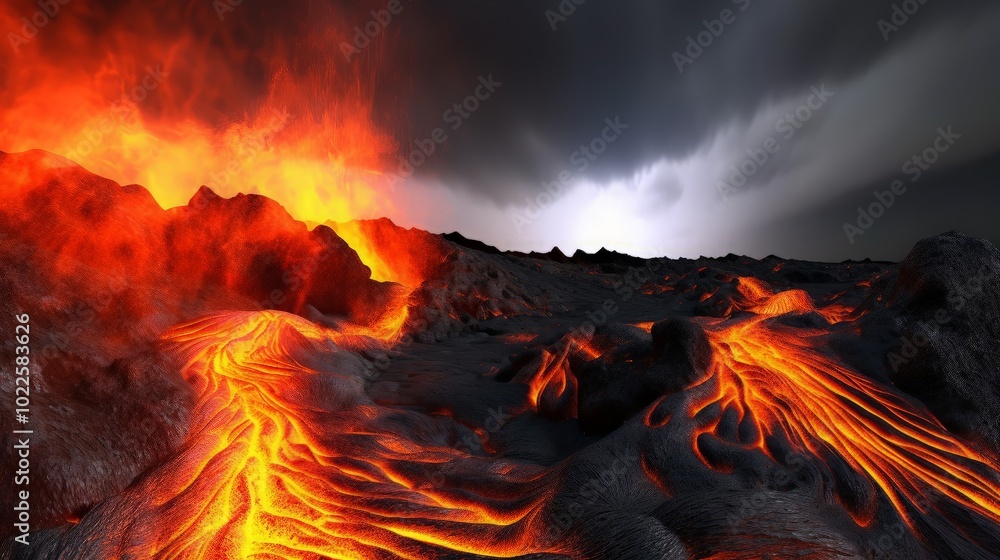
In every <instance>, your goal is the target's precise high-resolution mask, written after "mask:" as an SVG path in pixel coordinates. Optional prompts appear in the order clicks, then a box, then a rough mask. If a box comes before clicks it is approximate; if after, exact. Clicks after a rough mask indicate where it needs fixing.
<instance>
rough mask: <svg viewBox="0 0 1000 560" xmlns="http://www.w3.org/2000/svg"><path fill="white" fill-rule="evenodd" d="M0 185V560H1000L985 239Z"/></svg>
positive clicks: (16, 168) (36, 176) (29, 159)
mask: <svg viewBox="0 0 1000 560" xmlns="http://www.w3.org/2000/svg"><path fill="white" fill-rule="evenodd" d="M0 185H2V187H0V236H2V243H0V310H2V311H0V325H2V327H0V332H3V333H6V334H4V339H3V344H2V349H3V350H2V352H0V354H2V358H0V360H2V363H3V364H5V365H4V366H3V368H4V369H5V370H7V369H10V367H12V364H14V362H15V345H16V344H15V340H14V337H13V335H11V334H9V333H11V331H12V330H13V325H14V317H15V316H17V315H20V314H29V315H30V317H31V319H30V322H31V356H32V362H31V364H32V365H31V372H30V376H31V403H32V405H31V419H30V427H31V428H32V429H33V434H32V436H31V438H32V448H31V449H32V451H31V454H32V455H31V475H30V476H31V485H30V488H31V498H32V500H31V503H32V509H31V533H30V534H29V538H30V545H29V546H24V545H22V544H20V543H18V542H16V541H15V540H14V537H15V535H16V534H17V533H16V532H15V529H14V527H15V525H14V520H13V518H12V513H13V512H12V511H11V508H9V507H6V508H4V511H3V524H2V532H3V534H2V539H3V544H2V545H0V556H2V557H3V558H38V559H43V558H44V559H47V558H66V559H84V558H87V559H89V558H94V559H107V558H260V559H264V558H267V559H314V558H338V559H339V558H349V559H390V558H407V559H422V558H441V559H452V558H454V559H460V558H532V559H538V560H541V559H552V560H555V559H563V558H574V559H577V558H579V559H615V560H619V559H621V560H624V559H635V560H655V559H664V560H666V559H670V560H673V559H678V560H679V559H687V558H690V559H715V560H723V559H735V558H810V559H827V558H835V559H896V558H898V559H906V560H924V559H938V558H948V559H990V558H1000V552H998V551H1000V420H998V417H1000V380H998V377H997V375H998V373H997V372H998V366H1000V347H998V344H997V341H998V334H1000V333H998V330H1000V327H998V325H997V317H1000V277H998V274H1000V252H998V251H997V249H996V247H994V246H993V245H991V244H990V243H989V242H987V241H983V240H980V239H976V238H970V237H966V236H964V235H962V234H961V233H958V232H950V233H946V234H943V235H940V236H938V237H934V238H930V239H925V240H923V241H920V242H919V243H918V244H917V245H916V246H915V247H914V248H913V250H912V251H911V252H910V254H909V255H908V256H907V257H906V258H905V259H904V260H903V261H902V262H900V263H888V262H870V261H865V262H844V263H835V264H834V263H812V262H802V261H793V260H784V259H781V258H778V257H767V258H765V259H762V260H756V259H751V258H747V257H740V256H735V255H728V256H725V257H721V258H699V259H696V260H691V259H652V260H646V259H638V258H634V257H629V256H627V255H621V254H617V253H614V252H610V251H601V252H598V253H596V254H585V253H581V252H578V253H576V254H574V255H572V256H566V255H564V254H562V253H561V252H559V251H558V250H553V251H552V252H551V253H547V254H535V253H533V254H516V253H507V252H501V251H499V250H497V249H495V248H493V247H490V246H487V245H485V244H482V243H479V242H476V241H471V240H468V239H465V238H464V237H462V236H461V235H459V234H457V233H456V234H448V235H443V236H442V235H434V234H430V233H427V232H424V231H419V230H412V229H409V230H408V229H403V228H400V227H398V226H396V225H394V224H393V223H392V222H390V221H389V220H386V219H381V220H368V221H354V222H341V223H329V224H327V225H318V226H316V227H313V228H311V229H310V228H309V227H307V226H306V224H304V223H302V222H299V221H296V220H295V219H293V218H292V216H291V215H289V214H288V213H287V212H286V211H285V210H284V209H283V208H282V207H281V206H280V205H279V204H278V203H276V202H274V201H272V200H270V199H267V198H264V197H262V196H256V195H238V196H235V197H233V198H228V199H227V198H223V197H220V196H218V195H217V194H216V193H214V192H212V191H211V190H209V189H208V188H205V187H202V188H201V190H199V191H198V192H197V194H196V195H195V196H194V198H192V199H191V201H190V203H189V204H187V205H186V206H182V207H179V208H173V209H169V210H163V209H162V208H160V207H159V206H158V205H157V203H156V202H155V200H154V199H153V198H152V196H151V195H150V194H149V193H148V192H147V191H146V190H145V189H144V188H143V187H141V186H138V185H126V186H121V185H118V184H116V183H114V182H112V181H110V180H107V179H104V178H101V177H98V176H96V175H93V174H91V173H89V172H88V171H86V170H85V169H83V168H81V167H79V166H77V165H76V164H74V163H72V162H70V161H68V160H65V159H63V158H61V157H59V156H55V155H52V154H49V153H46V152H40V151H33V152H24V153H17V154H3V153H0ZM0 383H2V384H3V389H4V390H3V394H5V395H13V394H14V382H13V377H12V376H10V375H4V376H3V377H2V381H0ZM14 417H15V416H14V399H13V398H4V399H0V419H2V421H0V427H2V428H3V430H2V433H3V436H2V437H3V439H4V442H3V455H4V457H3V461H2V465H3V469H5V472H4V477H5V480H11V479H12V472H10V471H11V470H13V469H12V468H11V467H12V466H14V465H16V457H15V451H14V444H15V440H14V438H15V437H16V436H14V435H12V433H13V430H15V429H17V428H18V426H16V425H15V424H14ZM3 494H4V495H3V503H4V504H12V503H14V501H15V495H14V487H13V486H11V485H9V484H5V485H4V486H3Z"/></svg>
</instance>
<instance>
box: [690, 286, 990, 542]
mask: <svg viewBox="0 0 1000 560" xmlns="http://www.w3.org/2000/svg"><path fill="white" fill-rule="evenodd" d="M761 284H762V283H759V282H757V281H752V280H751V281H746V282H744V281H741V290H740V291H741V292H742V293H743V295H744V296H745V297H746V298H747V300H748V303H749V305H745V306H744V308H746V309H750V310H752V311H754V312H756V313H758V315H756V316H752V317H750V318H748V319H744V320H739V321H738V322H735V324H734V323H733V321H729V322H726V323H723V324H720V325H719V326H718V328H716V329H714V330H711V331H710V332H709V339H710V342H711V345H712V348H713V351H714V352H713V354H714V358H713V363H712V365H711V367H710V369H709V372H708V375H707V377H706V378H705V380H704V381H702V383H701V386H702V387H703V388H704V389H705V390H706V391H707V393H706V396H704V397H703V398H699V399H697V402H695V403H694V404H693V406H692V407H691V409H690V415H691V418H695V417H697V416H698V415H699V414H702V413H703V412H704V411H706V409H707V408H708V407H712V406H718V407H719V409H721V411H723V412H725V411H726V410H729V409H731V410H734V411H735V412H736V413H737V415H738V418H739V419H740V425H741V430H740V431H741V433H742V434H743V439H744V441H741V442H740V443H741V444H742V445H743V446H745V447H746V448H759V449H761V450H762V451H763V452H765V453H767V454H768V455H770V453H769V452H768V448H767V446H766V444H765V440H764V438H765V436H768V435H773V434H775V433H778V432H781V433H783V434H784V435H785V436H787V437H788V438H789V440H790V442H791V443H792V445H793V446H795V447H796V448H798V449H799V450H802V451H807V452H809V453H811V454H812V455H814V456H817V457H823V456H824V452H827V453H828V452H829V451H833V452H834V453H836V454H837V455H839V456H840V457H842V458H843V459H844V461H846V462H847V464H848V465H849V466H850V467H851V468H852V469H853V470H855V471H856V472H858V473H861V474H864V475H866V476H867V477H868V478H869V479H870V480H871V481H872V482H873V483H874V484H876V485H877V487H878V489H879V490H881V492H882V493H883V494H884V495H885V496H886V497H887V498H888V499H889V501H890V502H891V503H892V505H893V506H894V507H895V508H896V510H898V511H899V513H900V514H901V515H902V517H903V519H904V520H906V521H907V522H908V523H909V524H910V525H911V527H914V525H913V518H912V517H911V515H910V508H916V509H919V510H921V511H923V507H925V506H923V505H922V504H924V505H925V504H928V503H934V501H935V500H940V499H942V498H946V499H948V500H951V501H953V502H954V503H956V504H959V505H961V506H962V507H964V508H967V509H968V510H970V511H973V512H976V513H978V514H980V515H982V516H983V517H985V518H988V519H990V520H993V521H994V522H1000V472H998V467H997V465H995V464H993V463H992V462H991V461H990V459H989V458H987V457H985V456H983V455H982V454H980V453H978V452H977V451H976V450H974V449H972V448H971V447H969V446H968V445H966V444H964V443H962V442H961V441H959V440H958V439H957V438H956V437H954V436H953V435H952V434H950V433H949V432H948V431H947V430H946V429H945V428H944V427H943V426H942V425H941V424H940V423H939V422H938V421H937V420H935V419H934V418H933V416H932V415H931V414H930V413H929V412H927V411H926V410H924V409H922V408H919V407H918V405H916V404H914V403H913V402H911V401H910V400H907V399H906V398H904V397H902V396H900V395H898V394H897V393H896V392H894V391H891V390H889V389H887V388H884V387H882V386H880V385H879V384H878V383H876V382H875V381H872V380H870V379H868V378H867V377H864V376H862V375H860V374H858V373H857V372H855V371H853V370H851V369H850V368H848V367H847V366H845V365H843V364H842V363H840V362H839V361H838V360H836V359H834V358H832V357H830V356H827V355H825V354H824V353H823V352H822V350H820V349H819V346H818V342H817V341H816V340H815V339H814V338H815V337H818V336H819V335H820V334H822V333H821V332H819V331H810V330H808V329H791V328H785V327H782V326H781V325H779V324H775V322H773V321H770V322H769V321H767V319H768V318H769V317H772V316H775V315H779V314H783V313H788V312H791V311H798V312H806V311H812V310H813V309H812V302H811V300H810V299H809V298H808V295H806V294H805V292H801V291H796V290H792V291H788V292H782V293H779V294H776V295H774V294H771V293H770V292H769V290H767V289H766V288H765V287H764V286H763V285H761ZM821 311H822V310H821ZM844 314H845V313H844V311H843V310H840V309H833V310H830V311H829V316H843V315H844ZM711 416H712V417H717V415H716V414H714V413H713V414H712V415H711ZM718 424H719V422H718V421H716V422H715V423H714V424H710V425H709V426H706V427H704V428H702V430H701V431H700V432H699V431H696V433H695V434H694V435H693V444H694V447H695V449H696V450H698V448H699V446H698V438H699V437H700V436H702V434H710V433H711V434H714V435H715V436H716V437H718V434H717V433H715V431H716V430H717V428H718ZM746 434H753V435H752V436H751V437H747V435H746ZM699 454H700V452H699ZM775 459H780V458H775ZM702 460H703V461H705V463H706V465H708V466H712V465H709V464H708V461H707V460H705V458H704V457H703V456H702ZM851 513H852V515H854V517H855V520H856V521H858V522H859V523H860V524H866V522H867V521H869V520H870V515H871V514H872V512H871V511H861V512H851Z"/></svg>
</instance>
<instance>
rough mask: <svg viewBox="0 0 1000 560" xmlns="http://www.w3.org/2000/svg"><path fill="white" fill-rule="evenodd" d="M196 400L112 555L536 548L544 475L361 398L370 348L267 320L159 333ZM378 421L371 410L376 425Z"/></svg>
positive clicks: (231, 318) (503, 552) (368, 554)
mask: <svg viewBox="0 0 1000 560" xmlns="http://www.w3.org/2000/svg"><path fill="white" fill-rule="evenodd" d="M164 341H165V343H166V345H167V346H168V347H169V348H170V349H171V351H173V352H176V353H177V354H178V355H180V356H182V357H183V358H184V359H185V360H186V365H185V367H184V374H185V376H186V378H187V379H188V381H189V382H190V383H192V384H193V385H194V386H195V387H196V389H197V391H198V393H199V397H198V404H197V406H196V409H195V412H194V416H193V418H194V422H193V424H192V428H191V431H190V436H189V438H188V442H187V444H186V445H185V447H184V449H183V451H182V452H181V453H180V455H179V456H178V457H177V458H176V459H174V460H173V461H171V462H170V463H168V464H167V465H165V466H164V467H162V468H160V469H158V470H157V471H156V472H155V473H154V474H153V475H152V477H151V479H150V480H148V481H147V483H146V486H145V487H140V489H139V490H138V491H137V492H139V493H140V495H141V492H142V491H143V490H149V491H150V493H149V495H148V496H145V499H144V500H143V501H142V503H141V504H139V506H138V509H139V512H138V514H137V519H138V522H137V523H136V524H135V525H133V526H132V527H143V529H142V530H141V531H138V532H136V533H134V534H133V533H131V532H130V531H129V530H128V529H126V530H125V535H124V538H125V540H126V541H127V542H130V543H131V545H130V546H129V547H127V554H126V556H131V557H143V558H150V557H154V556H155V557H162V558H252V557H262V558H263V557H267V558H285V559H292V558H302V559H305V558H310V559H311V558H315V557H316V556H317V555H319V556H322V557H329V558H344V559H348V558H349V559H370V558H385V557H387V556H388V555H395V556H393V557H400V558H428V557H433V556H436V555H437V554H438V552H436V551H440V550H446V551H455V552H460V553H464V554H468V555H483V556H490V557H510V556H515V555H517V554H521V553H524V551H530V550H537V549H538V548H539V546H537V545H536V544H535V537H534V535H536V534H539V531H538V530H537V528H535V527H534V526H533V524H534V523H535V520H536V516H537V513H538V511H539V507H540V505H541V504H542V503H543V501H544V499H545V496H546V495H547V492H548V490H547V488H548V487H549V486H550V484H551V482H550V480H549V479H548V478H547V477H546V476H545V473H544V471H542V470H540V469H538V468H529V467H526V466H523V465H519V464H516V463H512V462H508V461H501V460H490V459H489V458H487V457H479V456H472V455H469V454H468V453H465V452H462V451H458V450H456V449H455V448H453V447H449V446H444V445H441V444H435V443H431V442H430V440H425V441H422V440H421V434H420V432H419V430H418V429H417V428H416V427H415V426H416V424H417V423H416V422H415V423H414V425H413V426H414V427H411V428H407V427H406V426H407V419H408V416H407V414H408V413H407V412H405V411H402V410H400V411H395V412H390V413H387V412H385V409H379V408H378V407H375V406H371V402H370V401H367V397H365V396H364V393H363V391H362V386H363V384H364V374H365V366H364V365H363V364H362V363H361V362H360V361H359V360H357V359H356V358H354V357H353V356H351V355H350V354H348V353H346V352H342V351H341V350H340V348H350V349H352V350H355V351H358V350H361V349H364V348H366V347H367V348H370V347H372V346H373V345H377V343H376V342H374V341H372V340H371V339H370V338H367V337H356V336H350V335H343V334H340V333H338V332H336V331H333V330H329V329H324V328H320V327H317V326H316V325H314V324H312V323H310V322H308V321H305V320H303V319H300V318H297V317H295V316H292V315H287V314H284V313H277V312H265V313H232V314H226V315H217V316H210V317H206V318H203V319H201V320H198V321H194V322H192V323H190V324H186V325H181V326H179V327H176V328H174V329H172V330H171V331H170V332H168V333H167V334H166V335H165V336H164ZM380 410H382V412H379V411H380Z"/></svg>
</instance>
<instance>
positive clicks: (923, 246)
mask: <svg viewBox="0 0 1000 560" xmlns="http://www.w3.org/2000/svg"><path fill="white" fill-rule="evenodd" d="M863 308H865V309H870V313H869V314H868V315H866V316H865V317H863V318H862V320H861V324H862V325H863V327H862V328H863V331H862V332H863V333H864V334H865V335H866V336H871V337H881V338H888V340H889V342H888V344H887V346H886V347H884V356H885V358H884V364H885V370H886V372H887V374H888V375H889V377H890V378H891V379H892V381H893V383H894V384H895V385H896V386H897V387H899V388H900V389H902V390H904V391H906V392H908V393H910V394H911V395H913V396H915V397H917V398H919V399H920V400H922V401H923V402H924V403H925V404H927V406H928V407H930V409H931V410H932V411H933V412H934V413H935V415H937V416H938V418H940V419H941V421H942V422H944V424H945V425H946V426H948V427H949V428H950V429H952V430H954V431H956V432H958V433H960V434H963V435H965V436H967V437H972V438H974V439H978V440H981V441H984V442H986V443H988V444H989V445H990V446H991V447H992V449H993V450H994V452H995V453H1000V325H998V323H997V317H1000V251H998V250H997V248H996V247H994V246H993V245H992V244H991V243H989V242H988V241H985V240H982V239H977V238H972V237H966V236H965V235H962V234H961V233H958V232H950V233H946V234H943V235H939V236H937V237H932V238H928V239H924V240H922V241H920V242H919V243H917V244H916V246H914V248H913V250H912V251H910V253H909V255H907V257H906V258H905V259H904V260H903V262H901V263H900V265H899V270H898V272H892V273H890V274H888V275H886V276H885V277H884V278H882V279H881V280H880V281H879V282H878V283H877V284H876V285H875V286H873V291H872V294H871V295H870V296H869V297H868V300H867V301H866V302H865V304H864V307H863ZM882 333H885V334H882ZM890 333H891V334H890Z"/></svg>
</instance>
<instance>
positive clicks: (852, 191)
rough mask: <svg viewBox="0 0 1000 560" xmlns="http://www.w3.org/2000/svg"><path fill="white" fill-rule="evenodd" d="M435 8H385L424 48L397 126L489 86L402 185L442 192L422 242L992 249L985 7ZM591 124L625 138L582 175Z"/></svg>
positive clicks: (995, 39) (999, 145)
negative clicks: (443, 210) (405, 117)
mask: <svg viewBox="0 0 1000 560" xmlns="http://www.w3.org/2000/svg"><path fill="white" fill-rule="evenodd" d="M430 4H432V3H427V4H425V5H424V7H425V8H426V9H424V10H422V11H421V12H420V13H417V12H418V11H417V10H414V11H413V13H412V15H414V16H416V17H414V18H413V20H412V23H411V22H410V21H406V20H404V19H403V18H405V17H409V16H411V13H407V12H405V11H404V12H402V13H401V14H399V16H398V17H399V20H400V26H401V27H403V26H406V25H412V26H413V30H412V33H413V37H414V39H413V41H414V43H413V44H414V45H422V48H421V50H420V55H419V57H418V58H417V68H416V72H415V73H414V75H415V76H416V77H417V78H416V92H417V93H416V95H414V97H413V99H414V104H413V106H412V109H411V110H410V114H411V115H414V121H413V130H415V131H421V130H424V131H426V130H431V129H433V127H434V126H435V119H437V118H438V116H439V115H440V113H441V108H442V107H448V106H449V105H451V104H452V103H453V102H454V101H456V100H459V99H461V98H462V96H463V91H464V90H463V89H462V88H463V86H464V87H465V88H466V89H470V88H471V87H472V85H473V84H474V83H475V77H476V76H479V75H492V76H493V78H494V80H496V81H499V82H501V83H502V86H500V87H498V88H497V91H496V93H495V94H493V95H492V96H491V97H490V98H489V99H487V100H485V101H483V102H482V103H481V106H480V107H479V108H478V109H477V111H476V112H474V113H471V114H470V116H469V118H468V119H467V121H466V122H464V123H463V124H462V126H461V128H459V129H458V130H456V131H454V132H453V133H452V135H451V139H452V143H451V144H450V145H449V146H448V149H447V150H446V151H444V152H442V153H441V154H438V155H435V156H434V157H432V158H431V160H430V162H429V163H428V164H427V165H426V166H425V167H424V168H422V169H421V172H420V173H418V174H417V176H416V179H417V180H418V181H419V182H420V183H422V185H421V186H422V187H423V188H426V189H428V190H430V191H433V190H435V189H445V190H446V191H447V192H448V193H450V195H451V196H452V197H453V198H454V199H455V200H456V203H455V205H456V207H457V208H459V211H457V212H455V213H454V216H453V217H452V218H451V220H452V221H451V222H450V223H448V224H440V225H438V226H437V227H438V229H457V230H459V231H461V232H462V233H463V234H465V235H466V236H468V237H475V238H479V239H483V240H485V241H488V242H491V243H494V244H496V245H498V246H500V247H503V248H515V249H522V250H524V249H536V250H537V249H540V250H547V249H548V248H550V247H551V246H553V245H558V246H559V247H561V248H562V249H563V250H564V251H565V250H566V249H567V248H568V249H575V248H583V249H585V250H589V251H593V250H595V249H597V248H599V247H601V246H605V247H609V248H614V249H618V250H621V251H626V252H630V253H633V254H643V255H653V254H668V255H672V256H679V255H684V256H697V255H702V254H704V255H722V254H726V253H730V252H733V253H738V254H749V255H751V256H757V257H762V256H765V255H767V254H778V255H782V256H786V257H795V258H806V259H813V260H842V259H847V258H855V259H861V258H866V257H869V258H874V259H892V260H898V259H901V258H902V257H904V256H905V255H906V253H907V252H908V251H909V249H910V248H911V247H912V246H913V244H914V243H915V242H916V241H918V240H919V239H921V238H923V237H927V236H930V235H934V234H938V233H942V232H944V231H948V230H951V229H958V230H961V231H964V232H965V233H967V234H970V235H978V236H982V237H987V238H990V239H991V240H993V241H994V242H996V241H998V240H1000V221H998V220H997V219H996V218H995V211H994V209H995V207H996V202H997V197H998V195H997V194H995V193H996V192H997V191H996V188H995V185H996V184H997V181H996V179H997V178H998V176H1000V174H998V171H1000V159H998V158H997V157H996V156H997V154H998V149H1000V104H998V103H997V102H996V100H997V99H1000V72H998V66H997V62H996V57H997V55H998V54H1000V33H998V31H1000V6H998V5H997V4H996V3H993V2H943V1H940V0H926V1H925V2H923V3H919V2H917V1H916V0H914V1H911V2H885V1H874V2H873V1H868V0H866V1H847V2H844V1H815V2H796V1H791V0H785V1H782V0H772V1H766V0H738V1H730V0H722V1H714V2H697V3H695V2H668V1H652V0H649V1H641V0H635V1H619V2H601V1H597V0H589V1H586V2H583V3H582V4H579V5H576V4H574V3H572V2H563V3H560V2H557V1H555V0H549V1H544V2H460V1H455V2H436V3H433V4H435V5H434V7H433V8H430ZM414 6H416V3H414ZM445 6H446V7H445ZM560 6H562V9H561V8H560ZM407 9H409V8H407ZM723 16H724V17H723ZM723 19H725V21H723ZM438 31H440V35H439V34H438ZM404 37H406V35H405V32H404ZM420 37H423V38H426V40H424V41H423V42H421V41H420V40H419V39H418V38H420ZM699 41H700V43H699ZM423 47H426V48H423ZM442 60H448V61H450V62H449V63H447V64H441V63H440V61H442ZM442 84H446V85H447V87H442ZM816 92H820V93H819V95H817V93H816ZM607 118H611V119H615V118H618V119H620V122H621V123H623V124H627V129H625V130H622V131H621V133H620V135H619V137H618V138H616V139H615V140H614V142H607V143H604V142H601V141H597V143H596V145H595V146H594V147H595V148H598V149H603V152H601V153H600V154H594V153H593V151H592V152H591V154H590V156H593V157H589V156H584V158H585V160H586V163H585V164H584V163H583V162H582V161H581V157H580V154H579V153H578V150H580V147H581V146H589V145H590V144H591V142H592V141H594V140H595V139H598V138H600V137H601V135H602V133H603V132H604V129H605V126H606V124H605V119H607ZM419 135H420V134H419V132H417V133H414V136H419ZM604 144H606V147H605V146H604ZM574 154H576V157H574ZM925 156H926V157H925ZM914 157H917V158H919V159H918V160H914V159H913V158H914ZM584 167H585V168H584ZM734 168H735V169H734ZM741 169H742V171H741ZM564 171H568V172H569V174H570V175H571V177H569V179H570V180H569V181H568V182H567V183H566V184H565V185H564V186H563V188H562V189H558V188H555V187H554V186H553V185H552V183H553V181H558V179H559V176H560V173H561V172H564ZM565 176H566V175H564V177H565ZM546 183H547V184H549V188H548V189H547V188H546V187H545V186H543V185H544V184H546ZM894 188H895V191H897V192H894V190H893V189H894ZM550 192H555V193H557V196H551V194H550ZM876 193H880V194H876ZM859 208H862V209H864V211H865V212H864V213H862V212H859Z"/></svg>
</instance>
